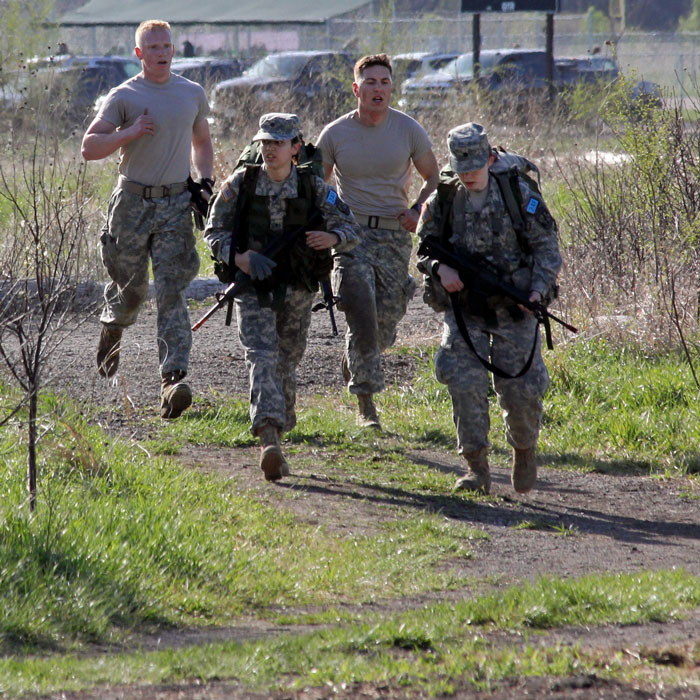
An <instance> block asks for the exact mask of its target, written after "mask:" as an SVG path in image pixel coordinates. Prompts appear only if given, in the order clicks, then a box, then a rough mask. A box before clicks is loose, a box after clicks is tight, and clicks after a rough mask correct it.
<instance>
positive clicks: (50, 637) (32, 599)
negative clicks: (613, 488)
mask: <svg viewBox="0 0 700 700" xmlns="http://www.w3.org/2000/svg"><path fill="white" fill-rule="evenodd" d="M401 352H410V353H411V354H414V355H415V358H416V361H417V363H418V369H417V376H416V378H415V381H414V382H413V383H412V384H411V386H410V387H393V388H390V389H388V390H387V391H386V392H385V393H384V394H382V395H381V396H380V397H379V404H380V409H381V411H382V420H383V424H384V427H385V429H384V431H383V433H382V434H376V433H374V432H373V431H366V430H360V429H358V428H357V427H356V425H355V423H354V420H355V418H354V413H355V407H354V403H353V401H352V400H351V398H350V397H349V396H347V395H341V396H340V397H338V396H332V397H325V396H301V397H300V406H299V411H298V413H299V424H298V425H297V427H296V428H295V430H294V431H292V432H291V433H290V434H289V436H288V440H287V442H286V449H287V451H288V452H289V454H290V458H291V459H292V460H293V461H294V462H295V463H297V464H298V465H299V467H300V471H301V472H302V473H313V474H316V475H321V476H323V478H324V479H325V480H326V482H325V483H326V484H327V485H328V486H329V488H332V487H333V485H334V482H336V481H337V482H338V483H341V482H342V484H343V487H344V488H345V489H348V490H349V491H348V492H349V494H352V489H353V486H356V487H357V488H358V489H359V488H360V487H361V488H362V489H363V491H359V490H358V491H357V493H358V494H359V497H360V498H366V495H362V494H366V493H367V492H368V490H370V489H371V490H372V492H373V493H375V494H376V495H377V496H376V501H377V503H376V504H375V507H378V508H379V507H381V508H383V509H384V513H385V515H386V517H385V518H380V519H376V520H375V521H372V522H368V523H367V527H366V528H360V529H359V530H357V529H356V530H353V529H347V530H344V529H342V528H335V529H328V528H325V527H323V526H319V525H316V524H313V523H312V522H307V521H304V520H301V519H297V518H296V517H295V516H294V514H293V509H292V508H289V509H285V508H280V506H279V504H277V503H275V504H274V505H272V504H270V503H269V502H266V500H265V497H264V491H263V492H262V494H261V495H260V496H259V495H256V492H254V491H251V492H248V491H242V490H241V489H240V487H238V486H237V485H236V481H235V479H228V478H225V477H224V476H222V475H220V474H209V473H205V472H199V471H195V470H188V469H183V468H182V466H181V465H179V464H177V463H175V462H173V461H171V459H170V455H171V454H173V453H176V452H177V451H178V450H179V449H180V448H181V447H183V446H185V445H188V444H190V445H195V446H197V445H208V446H216V447H221V448H224V449H235V448H238V447H248V446H251V445H253V444H254V440H253V438H252V436H251V435H250V430H249V418H248V406H247V402H246V401H245V400H244V399H242V398H236V397H233V398H231V397H226V398H224V397H221V396H217V395H212V396H210V397H207V398H206V400H204V401H202V402H201V404H200V405H195V407H193V410H191V411H190V412H188V414H186V415H185V416H183V418H182V419H181V420H179V421H176V422H168V423H155V422H154V425H153V428H154V430H153V431H150V432H151V433H153V434H155V435H156V436H157V437H156V438H155V439H152V440H150V441H149V442H147V443H143V444H141V445H137V444H136V443H134V442H132V441H126V440H119V439H112V438H109V437H108V436H106V435H105V434H104V433H103V432H102V431H101V430H100V429H99V428H98V427H96V426H95V425H93V424H91V423H90V422H89V420H86V419H85V418H84V417H83V416H81V415H79V413H78V412H77V411H76V410H74V409H72V408H71V407H70V405H67V404H66V402H65V401H63V400H62V399H61V398H60V397H56V396H51V395H46V396H45V397H44V398H43V400H42V407H41V420H42V426H43V428H42V432H45V436H44V439H43V441H42V442H41V443H40V451H39V458H40V465H39V473H40V482H39V505H38V509H37V512H36V514H35V515H34V516H31V517H30V516H29V514H28V512H27V504H26V495H25V489H26V487H25V469H26V467H25V459H26V457H25V452H24V446H23V440H24V429H25V426H24V425H23V423H22V416H18V417H17V419H16V420H14V421H12V422H11V423H10V424H8V425H7V426H4V427H2V428H0V581H2V602H3V605H2V607H0V652H3V653H4V654H5V656H4V657H2V658H0V695H2V694H3V693H4V694H7V695H8V696H9V697H12V696H13V694H19V693H26V692H52V691H55V690H70V689H73V688H83V687H93V686H95V685H96V684H99V683H126V682H139V683H149V682H166V681H167V682H177V681H180V680H183V679H189V678H193V677H196V678H201V679H202V680H207V679H215V678H220V679H235V681H236V682H239V683H241V684H243V685H244V686H245V687H251V688H255V687H257V688H263V689H268V690H270V689H272V688H275V687H277V686H280V685H284V686H294V685H296V686H299V687H301V686H303V685H309V684H312V685H322V684H325V683H329V684H331V685H332V684H340V683H352V682H355V681H370V682H371V681H378V682H382V683H393V684H397V685H402V684H410V685H412V686H416V687H418V688H425V689H426V692H430V693H438V692H449V691H450V689H452V688H454V687H455V683H458V682H461V683H463V682H471V683H473V684H474V685H476V686H478V687H488V685H489V683H491V682H496V681H497V680H498V679H501V678H506V677H510V676H514V675H528V674H534V675H541V674H553V675H558V674H574V673H575V674H579V673H589V672H591V673H593V672H595V673H597V674H599V675H606V674H612V675H613V676H615V675H617V676H620V675H622V674H624V673H627V672H628V671H627V670H625V669H626V668H627V666H626V665H625V663H623V661H622V660H620V659H605V663H603V664H602V665H601V663H602V662H601V660H600V659H597V658H595V657H594V656H587V655H585V654H583V653H581V652H580V650H577V649H575V648H568V647H566V648H559V647H552V646H546V645H545V647H543V648H542V647H540V646H539V645H538V644H534V645H529V644H526V645H525V646H524V647H523V648H520V649H515V647H514V646H513V645H510V644H505V645H502V646H497V647H496V648H492V647H491V645H490V643H489V642H488V641H487V639H486V638H485V636H484V635H487V634H488V632H489V631H490V630H493V629H501V630H511V631H516V632H518V633H519V637H523V636H524V638H528V637H530V638H531V639H532V640H534V641H536V640H537V639H538V635H539V634H540V633H541V631H542V630H547V629H552V628H557V627H561V626H566V625H583V626H588V627H593V626H596V625H604V624H609V623H614V624H638V623H643V622H647V621H665V620H673V619H677V618H679V617H682V616H683V615H684V614H685V613H686V612H687V611H690V610H694V609H697V608H698V607H700V579H699V578H698V577H695V576H691V575H689V574H686V573H684V572H682V571H659V572H653V573H648V572H645V573H639V574H619V575H614V576H603V575H596V576H589V577H585V578H582V579H577V580H567V579H558V578H551V577H547V578H542V579H540V580H538V581H535V582H533V583H532V584H522V583H519V584H518V585H517V586H514V587H512V588H507V589H505V590H500V591H499V592H497V593H494V592H493V590H494V589H493V588H492V587H491V586H490V585H489V584H488V583H487V582H486V581H484V580H473V579H468V578H466V577H465V576H464V575H463V574H460V573H458V571H459V567H458V566H456V565H458V564H459V563H460V562H461V561H463V560H464V559H465V558H468V557H470V556H471V548H472V547H473V546H474V543H475V541H476V540H478V539H480V538H483V537H484V534H483V532H482V531H480V530H477V529H474V528H472V527H471V526H470V524H469V520H468V518H465V519H464V520H462V519H459V518H454V517H453V518H449V519H448V518H446V517H444V516H443V515H442V514H441V512H440V510H441V509H443V508H444V509H445V510H447V511H449V512H455V509H459V508H467V509H468V508H470V507H471V506H470V501H472V500H473V499H477V500H478V501H479V502H480V503H483V504H484V505H486V506H488V503H489V502H493V501H494V499H495V497H470V496H468V495H464V494H452V493H451V485H452V482H453V480H454V473H452V472H450V471H449V470H440V469H433V468H430V467H429V466H427V464H428V462H427V461H426V460H429V457H426V458H423V457H421V455H444V456H445V461H446V462H447V463H452V464H458V463H459V458H458V457H457V455H456V450H455V443H454V427H453V425H452V419H451V408H450V401H449V396H448V394H447V391H446V388H445V387H444V386H442V385H440V384H438V383H437V382H436V381H435V379H434V377H433V370H432V364H431V356H432V349H430V348H421V349H413V350H405V349H404V350H401ZM547 363H548V366H549V368H550V373H551V376H552V385H551V389H550V392H549V394H548V395H547V397H546V400H545V414H546V420H545V425H544V429H543V434H542V440H541V443H540V446H541V451H542V459H543V461H544V462H545V463H546V464H548V465H549V466H560V467H561V468H566V469H584V470H590V469H599V470H607V471H615V472H618V473H632V474H634V473H639V472H640V471H641V472H644V473H651V474H655V475H658V476H669V475H676V476H683V475H687V474H690V473H693V472H696V471H697V461H696V460H697V457H696V450H697V447H696V445H697V444H698V438H700V436H699V435H698V430H700V428H698V421H697V420H694V418H695V417H696V416H697V413H698V408H699V404H698V402H699V401H700V399H698V396H697V392H696V390H695V388H694V384H693V382H692V378H691V376H690V374H689V372H688V370H687V368H686V367H685V365H684V363H683V361H682V359H681V356H680V355H679V354H676V353H668V354H666V355H657V356H646V355H644V354H643V353H641V352H638V351H632V350H629V349H615V348H612V347H609V346H608V345H607V344H605V343H604V342H602V341H588V342H580V343H576V344H572V345H570V346H561V347H559V348H558V349H557V350H556V352H555V353H553V354H552V353H548V354H547ZM0 394H1V395H2V396H3V399H7V400H8V403H7V405H10V403H12V402H11V401H10V400H9V399H10V398H11V394H12V392H11V391H10V390H9V389H8V388H7V387H2V386H0ZM492 398H493V397H492ZM492 404H493V405H492V415H491V418H492V433H491V438H492V441H493V443H494V453H493V454H494V460H495V461H496V462H498V461H500V460H503V461H504V462H505V461H506V460H507V457H508V448H507V445H506V444H505V441H504V438H503V423H502V418H501V416H500V409H499V408H498V406H497V405H496V402H495V400H492ZM143 420H150V419H148V418H144V419H143ZM49 428H50V429H49ZM47 429H48V430H47ZM690 483H691V484H692V482H690ZM304 485H305V484H304V483H303V481H302V483H301V486H302V487H304ZM695 491H696V489H694V488H692V487H689V488H687V489H686V490H685V491H684V492H683V493H681V495H680V497H683V498H696V497H697V495H696V493H695ZM285 498H288V499H294V498H296V495H295V493H294V492H293V491H290V492H289V493H288V494H287V495H286V496H285ZM416 506H418V508H416ZM466 512H468V510H467V511H466ZM517 527H518V528H519V529H522V530H527V529H534V530H539V531H540V532H542V533H543V534H547V535H549V536H551V537H562V536H563V537H572V538H576V537H580V536H581V533H579V532H577V531H576V530H575V529H571V528H566V527H565V526H564V525H557V524H556V523H551V522H549V521H548V520H547V519H546V518H542V519H532V520H528V521H523V522H522V523H520V524H519V525H518V526H517ZM358 533H359V534H358ZM459 590H464V591H467V592H469V593H466V594H465V595H466V598H465V599H459V600H456V601H455V600H450V601H447V602H442V601H440V593H441V592H446V591H459ZM426 595H428V596H433V595H434V596H435V599H436V600H437V601H439V602H435V603H433V604H431V605H429V607H428V608H427V609H425V610H424V609H423V606H424V602H420V601H421V600H424V599H422V598H420V596H426ZM392 599H406V603H405V605H406V606H407V608H406V610H405V611H404V612H393V613H387V612H382V608H381V607H377V606H376V603H378V602H381V601H387V600H392ZM414 605H416V606H417V607H416V608H415V609H414V608H413V606H414ZM243 615H245V616H254V617H258V618H261V619H265V620H268V621H270V622H274V623H276V624H281V623H285V624H288V625H291V626H294V625H299V624H305V625H308V624H315V625H319V627H318V629H317V630H316V631H312V632H310V633H308V634H305V635H297V634H293V633H290V634H284V635H278V636H273V637H272V638H270V639H266V640H265V641H264V642H245V643H233V642H231V643H225V644H212V645H201V646H194V647H188V648H185V649H180V650H172V649H171V650H163V651H160V652H153V653H148V654H146V653H124V654H117V653H106V652H104V653H98V654H94V655H91V654H87V655H86V654H84V653H76V652H83V651H85V650H86V649H87V650H89V649H90V646H89V645H90V644H91V643H99V644H104V643H110V642H124V641H127V640H128V639H129V638H130V636H131V635H132V634H139V633H147V632H155V631H157V630H161V629H165V628H177V627H181V626H208V625H227V624H235V623H236V621H237V620H238V619H239V618H240V616H243ZM696 653H700V652H697V651H696ZM643 668H644V663H643V661H640V662H639V669H638V672H639V673H640V674H641V673H643ZM460 679H461V680H460Z"/></svg>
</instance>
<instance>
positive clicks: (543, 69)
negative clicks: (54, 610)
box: [399, 49, 661, 110]
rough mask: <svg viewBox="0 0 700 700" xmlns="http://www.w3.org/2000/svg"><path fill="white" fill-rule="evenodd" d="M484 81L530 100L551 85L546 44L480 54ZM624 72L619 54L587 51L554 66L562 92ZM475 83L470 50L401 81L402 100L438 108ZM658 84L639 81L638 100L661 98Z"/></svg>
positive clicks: (510, 97) (515, 99)
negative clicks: (446, 62) (615, 55)
mask: <svg viewBox="0 0 700 700" xmlns="http://www.w3.org/2000/svg"><path fill="white" fill-rule="evenodd" d="M479 66H480V70H479V78H478V84H479V86H480V87H481V88H484V89H485V90H487V91H488V92H490V93H493V94H495V95H497V96H499V97H501V98H502V99H503V100H504V101H506V102H509V103H511V104H516V105H517V104H520V103H524V101H525V99H526V98H527V97H528V96H532V95H544V93H545V92H546V91H548V86H549V81H548V79H547V53H546V52H545V51H544V50H541V49H496V50H493V49H492V50H485V51H481V52H480V54H479ZM620 77H621V73H620V69H619V66H618V64H617V62H616V61H615V59H614V58H610V57H603V56H582V57H570V58H557V59H555V60H554V65H553V66H552V85H553V88H554V90H555V92H561V91H562V90H566V89H569V88H572V87H574V86H576V85H577V84H581V83H589V84H598V85H602V86H605V85H613V84H614V83H615V82H616V81H618V80H619V79H620ZM473 84H474V63H473V59H472V54H471V53H465V54H462V55H461V56H458V57H457V58H456V59H454V60H453V61H451V62H450V63H448V64H447V65H446V66H444V68H442V69H441V70H439V71H437V72H435V73H429V74H428V75H425V76H422V77H418V78H413V79H409V80H406V81H404V82H403V83H402V85H401V99H400V100H399V105H400V106H402V107H405V108H413V109H419V110H420V109H434V108H436V107H438V106H440V105H442V104H443V103H444V101H445V100H446V99H449V98H450V97H451V98H453V99H457V100H461V99H463V97H464V96H463V94H462V90H463V89H464V88H466V87H467V86H470V85H473ZM660 97H661V91H660V88H659V86H658V85H656V84H655V83H650V82H648V81H644V80H642V81H639V82H638V83H637V84H636V85H635V86H634V88H633V89H632V90H631V94H630V99H631V100H632V101H634V100H638V99H642V98H643V99H645V100H647V101H649V100H650V99H652V100H657V101H658V102H659V103H660Z"/></svg>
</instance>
